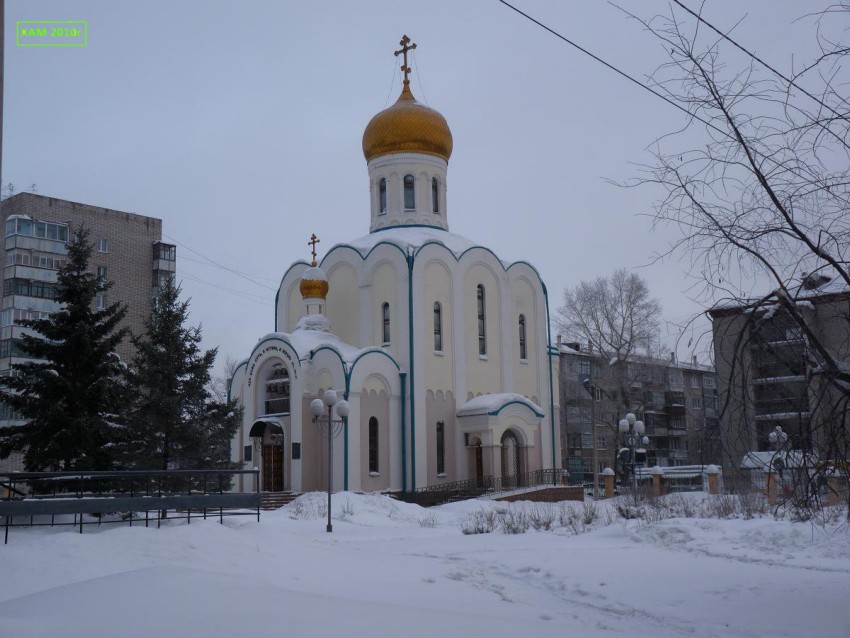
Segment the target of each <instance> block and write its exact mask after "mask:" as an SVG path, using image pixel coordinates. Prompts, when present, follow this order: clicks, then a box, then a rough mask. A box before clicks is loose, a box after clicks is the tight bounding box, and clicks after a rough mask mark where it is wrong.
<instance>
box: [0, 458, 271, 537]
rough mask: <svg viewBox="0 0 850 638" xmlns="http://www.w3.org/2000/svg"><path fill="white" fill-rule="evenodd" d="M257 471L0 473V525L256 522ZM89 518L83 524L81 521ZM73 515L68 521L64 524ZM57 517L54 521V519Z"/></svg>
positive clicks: (257, 508) (258, 508) (81, 528)
mask: <svg viewBox="0 0 850 638" xmlns="http://www.w3.org/2000/svg"><path fill="white" fill-rule="evenodd" d="M240 474H251V475H253V476H254V478H255V481H254V484H255V485H257V489H256V491H254V492H233V491H231V487H232V483H233V477H234V476H238V475H240ZM258 478H259V470H256V469H254V470H164V471H163V470H150V471H146V470H134V471H126V472H11V473H6V474H3V473H0V521H2V524H3V526H4V528H5V535H4V536H5V537H4V544H5V543H8V542H9V528H11V527H29V526H40V525H50V526H54V525H74V526H77V527H79V530H80V533H81V534H82V533H83V526H84V525H93V524H94V525H100V524H103V523H129V525H130V526H132V525H133V523H141V522H144V524H145V527H147V526H148V525H149V524H150V523H152V522H153V521H155V522H156V524H157V527H159V526H160V525H161V523H162V520H163V519H165V518H167V517H168V512H169V511H172V512H175V513H176V512H180V518H181V519H183V518H185V519H186V522H187V523H191V522H192V519H193V518H204V519H206V518H207V516H208V515H209V516H218V517H219V522H224V517H225V516H244V515H254V514H256V516H257V520H258V521H259V520H260V504H261V503H260V501H261V497H260V491H259V480H256V479H258ZM85 515H89V520H86V519H85ZM70 516H73V519H69V517H70ZM57 517H59V518H58V519H57Z"/></svg>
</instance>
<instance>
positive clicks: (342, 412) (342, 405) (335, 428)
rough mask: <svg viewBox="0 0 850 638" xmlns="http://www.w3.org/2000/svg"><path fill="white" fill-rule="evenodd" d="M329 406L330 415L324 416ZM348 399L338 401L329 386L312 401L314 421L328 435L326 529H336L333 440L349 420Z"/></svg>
mask: <svg viewBox="0 0 850 638" xmlns="http://www.w3.org/2000/svg"><path fill="white" fill-rule="evenodd" d="M334 406H336V413H337V415H339V417H340V418H339V419H334V418H333V409H334ZM325 408H327V412H328V416H327V417H324V418H323V415H324V413H325ZM348 410H349V407H348V401H346V400H345V399H343V400H342V401H338V399H337V394H336V390H334V389H333V388H328V389H327V390H325V395H324V397H322V398H321V399H313V401H312V402H311V403H310V414H312V415H313V423H315V424H316V427H317V428H318V429H319V432H321V433H323V434H325V433H326V434H327V435H328V526H327V529H326V531H327V532H332V531H334V529H333V525H332V524H331V493H332V492H333V477H334V474H333V472H334V470H333V467H334V464H333V462H334V449H333V440H334V438H336V436H337V435H338V434H339V433H340V432H342V430H343V429H344V428H345V426H346V425H347V422H348Z"/></svg>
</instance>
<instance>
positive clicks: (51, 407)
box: [0, 227, 127, 471]
mask: <svg viewBox="0 0 850 638" xmlns="http://www.w3.org/2000/svg"><path fill="white" fill-rule="evenodd" d="M89 234H90V233H89V231H88V230H87V229H85V228H82V227H80V228H79V229H77V232H76V234H75V235H74V237H73V238H72V239H71V241H70V242H68V244H67V250H68V262H67V264H66V265H64V266H63V267H62V268H60V269H59V272H58V281H57V286H56V295H55V297H54V298H55V300H56V301H58V302H59V303H60V304H61V308H60V310H58V311H57V312H55V313H52V314H51V315H50V316H49V317H48V318H47V319H33V320H26V321H21V322H20V325H23V326H25V327H26V328H29V329H30V330H31V331H32V332H33V333H34V334H25V335H24V336H23V337H22V338H21V341H20V343H19V344H18V347H19V348H20V349H21V351H22V352H23V354H24V356H26V357H31V358H33V359H36V361H30V362H26V363H20V364H14V365H13V366H12V369H13V370H14V371H16V375H17V376H9V377H3V378H2V379H0V399H2V400H3V401H4V402H6V403H7V404H9V406H10V407H11V408H12V409H13V410H15V411H17V412H19V413H20V414H22V415H23V417H24V419H25V420H26V423H24V424H23V425H20V426H12V427H8V428H0V458H5V457H7V456H9V454H11V453H12V452H20V451H23V452H24V466H25V468H26V469H27V470H29V471H41V470H54V471H58V470H80V469H84V470H108V469H111V468H112V450H113V443H114V442H115V440H116V439H117V437H118V433H119V432H120V431H121V430H122V416H121V415H123V413H124V410H125V397H126V391H127V389H126V385H125V374H124V369H125V368H126V366H124V365H123V362H121V360H120V358H119V357H118V355H117V354H116V353H115V349H116V347H117V346H118V344H119V343H120V342H121V341H122V339H123V338H124V337H125V336H127V330H126V329H125V328H119V324H120V323H121V321H122V319H123V318H124V316H125V315H126V314H127V308H126V306H124V305H122V304H120V303H113V304H111V305H109V306H108V307H106V308H105V309H96V308H95V301H96V299H97V296H98V294H99V293H105V292H106V291H107V290H108V289H109V287H110V284H109V283H107V282H106V281H103V280H102V279H100V278H98V277H97V276H96V275H95V274H94V273H92V272H90V271H89V259H90V258H91V254H92V245H91V242H90V241H89Z"/></svg>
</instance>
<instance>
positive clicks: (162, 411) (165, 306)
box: [122, 279, 240, 470]
mask: <svg viewBox="0 0 850 638" xmlns="http://www.w3.org/2000/svg"><path fill="white" fill-rule="evenodd" d="M188 308H189V302H188V301H180V287H179V286H178V285H177V284H176V283H175V282H174V281H173V279H167V280H165V281H163V283H162V284H161V286H160V288H159V292H158V294H157V296H156V297H155V298H154V300H153V306H152V309H151V316H150V318H149V319H148V321H146V322H145V332H144V334H142V335H138V336H134V338H133V344H134V345H135V347H136V352H137V354H136V358H135V359H134V364H133V371H132V373H131V385H132V386H133V388H134V392H135V393H136V399H135V401H134V405H133V408H132V410H131V412H130V416H129V428H128V430H127V437H126V438H125V440H124V441H123V444H122V451H123V455H122V456H123V457H124V459H123V463H122V466H123V467H126V468H128V469H129V468H137V469H163V470H165V469H178V468H205V467H209V468H213V467H227V466H229V457H230V449H229V446H230V439H231V438H232V437H233V434H234V432H235V431H236V428H237V427H238V425H239V422H240V413H239V408H238V406H236V405H235V404H233V403H231V402H228V401H226V400H224V401H220V400H216V399H215V398H214V397H213V396H212V395H211V393H210V391H209V387H210V374H211V369H212V366H213V363H214V362H215V357H216V353H217V349H216V348H213V349H211V350H207V351H203V350H202V349H201V328H200V326H198V327H187V326H186V322H187V320H188Z"/></svg>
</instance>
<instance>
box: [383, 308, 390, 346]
mask: <svg viewBox="0 0 850 638" xmlns="http://www.w3.org/2000/svg"><path fill="white" fill-rule="evenodd" d="M381 320H382V321H383V329H382V331H381V335H382V340H383V344H384V345H385V346H387V345H389V343H390V304H388V303H385V304H384V305H383V306H381Z"/></svg>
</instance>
